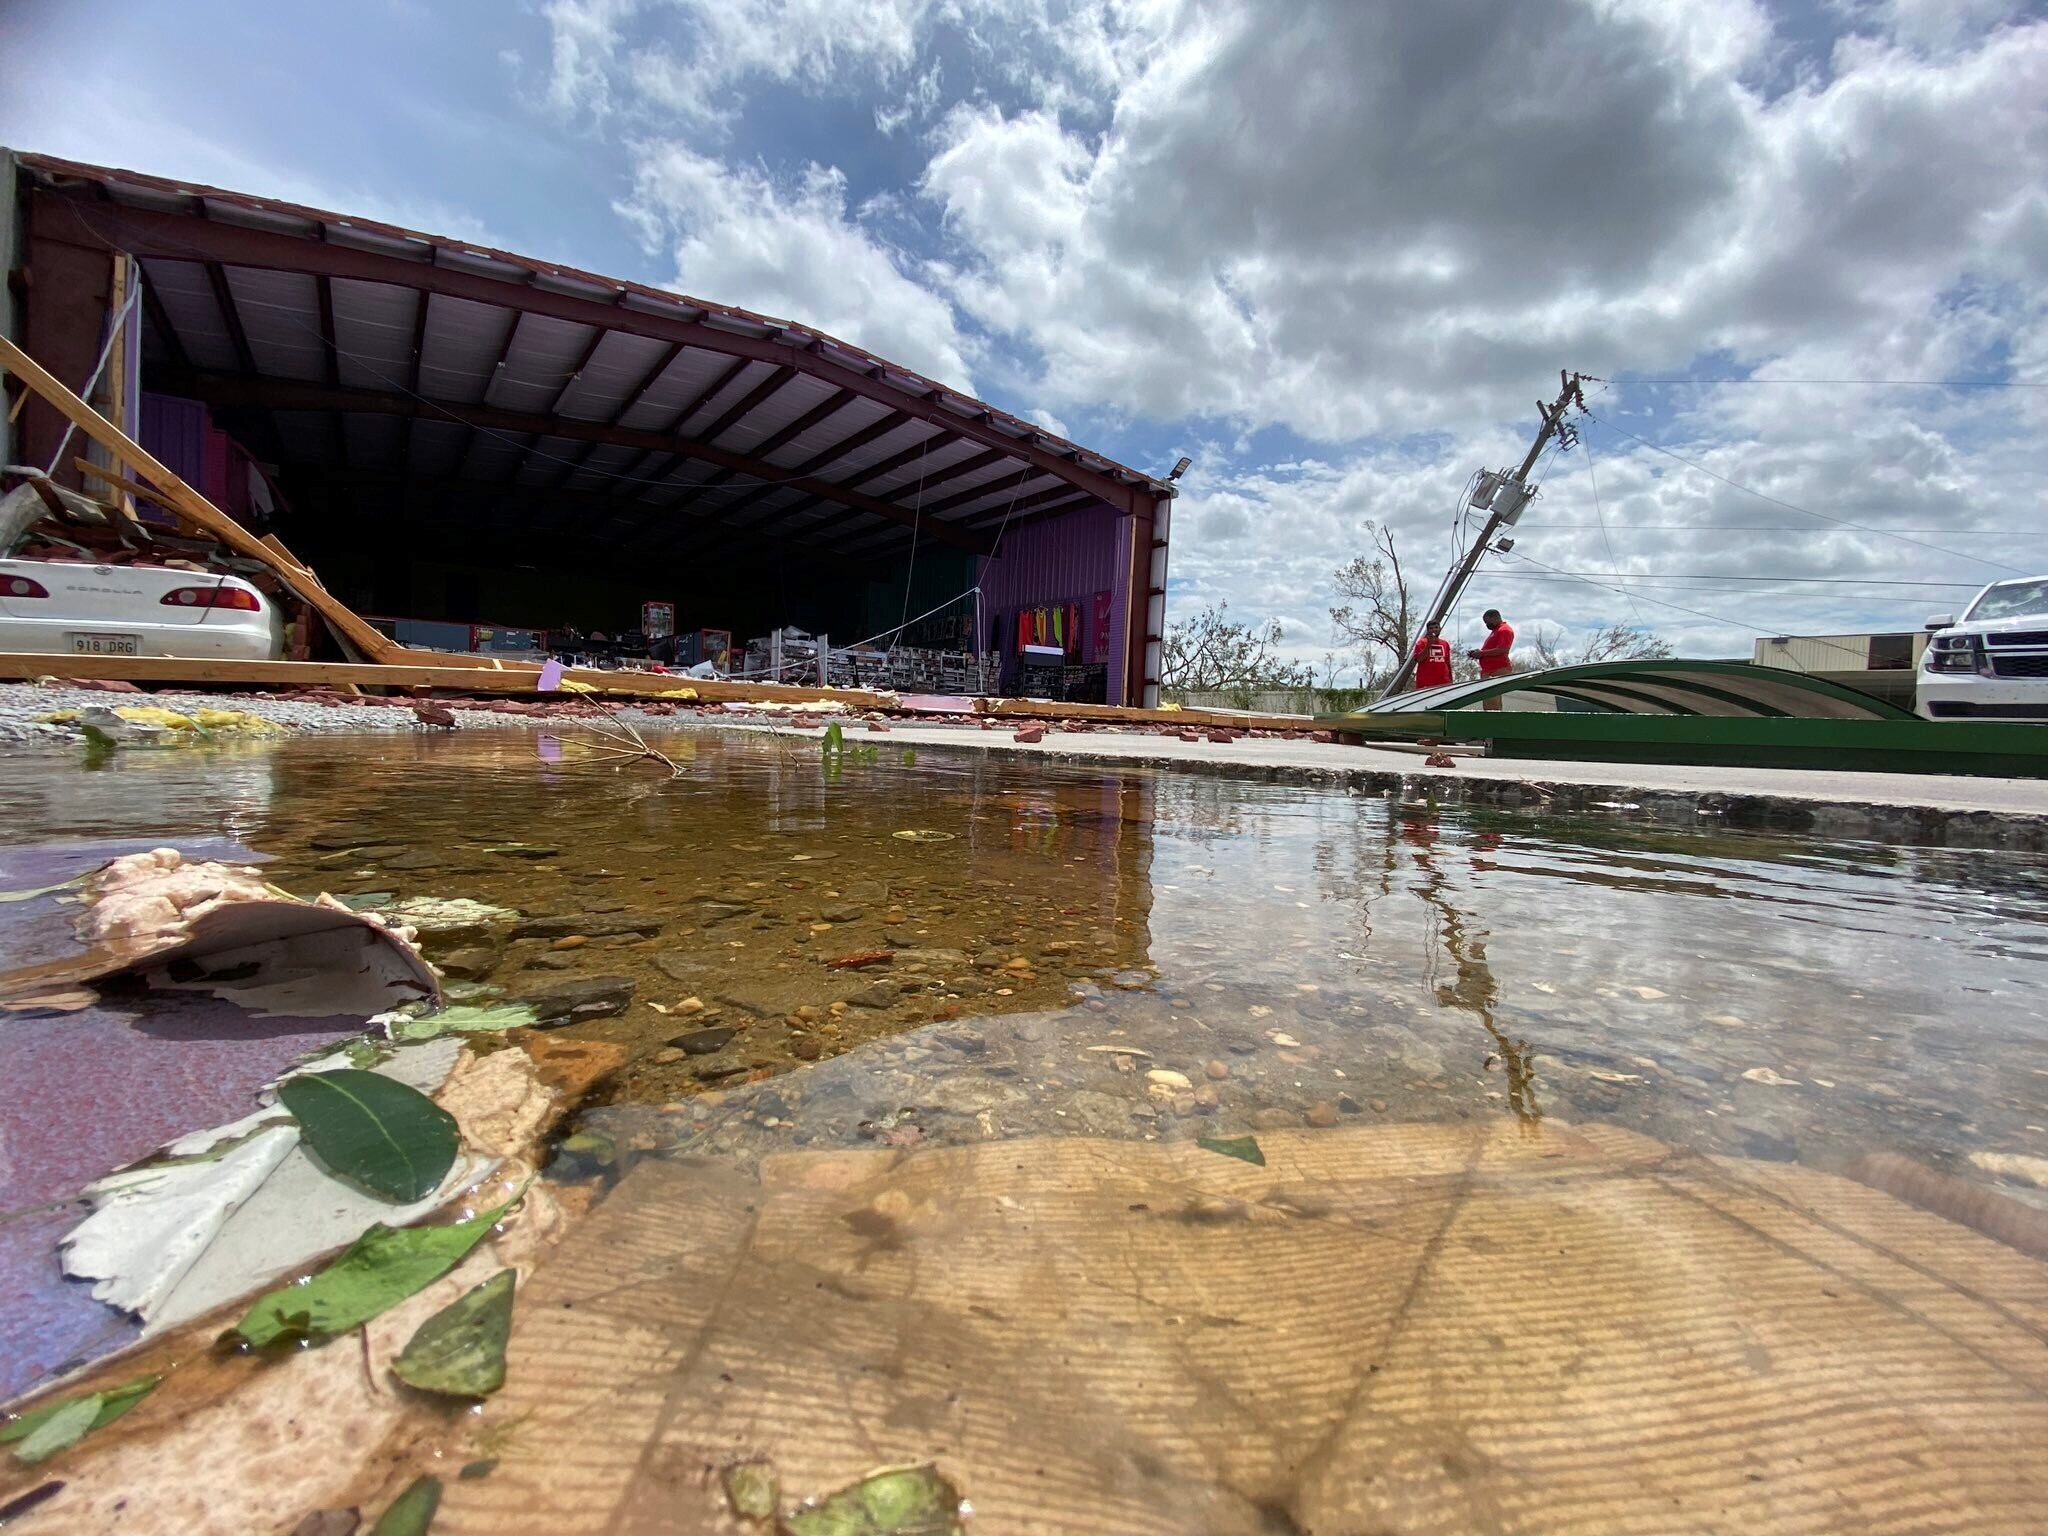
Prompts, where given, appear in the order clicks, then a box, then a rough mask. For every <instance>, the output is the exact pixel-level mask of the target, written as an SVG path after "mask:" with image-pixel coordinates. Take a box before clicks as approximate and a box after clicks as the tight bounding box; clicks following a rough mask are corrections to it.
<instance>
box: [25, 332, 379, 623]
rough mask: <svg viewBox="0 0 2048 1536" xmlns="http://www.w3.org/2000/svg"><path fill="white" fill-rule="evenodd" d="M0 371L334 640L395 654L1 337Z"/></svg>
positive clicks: (308, 576) (300, 569)
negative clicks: (269, 575) (252, 568)
mask: <svg viewBox="0 0 2048 1536" xmlns="http://www.w3.org/2000/svg"><path fill="white" fill-rule="evenodd" d="M0 367H4V368H5V369H6V370H7V371H8V372H10V373H13V374H16V375H18V376H19V377H20V378H21V380H22V382H23V383H25V384H27V385H28V387H29V388H30V389H32V390H34V391H35V392H36V393H37V394H38V395H41V396H42V397H43V399H44V400H46V401H47V402H49V404H50V405H52V406H54V407H55V408H56V409H57V410H58V412H59V413H61V414H62V415H63V416H64V417H66V418H67V419H68V420H70V421H71V422H72V423H74V424H75V425H76V426H77V427H78V429H79V430H80V431H81V432H83V433H84V434H85V435H86V436H87V437H89V438H91V439H92V440H93V441H94V442H96V443H98V444H99V445H100V446H101V447H102V448H104V449H106V450H107V451H108V452H109V453H111V454H113V455H114V457H116V458H117V459H119V460H121V461H122V462H123V463H125V464H126V465H127V466H128V467H129V468H130V469H132V470H134V471H135V473H137V474H138V475H140V476H141V477H142V478H143V479H145V480H147V481H148V482H149V483H150V484H151V485H153V486H155V487H156V489H157V492H158V493H159V496H160V498H161V499H162V500H164V501H167V502H168V503H169V504H170V506H171V508H172V510H174V511H175V512H177V513H178V515H179V516H181V517H183V518H185V519H186V520H187V521H188V522H190V523H192V524H193V525H194V526H196V527H198V528H200V529H202V530H203V531H205V532H206V533H209V534H211V535H213V537H215V538H217V539H219V540H220V541H221V542H222V543H223V544H225V545H227V546H228V547H229V548H230V549H232V550H234V551H235V552H236V553H237V554H241V555H247V556H248V557H249V558H251V559H252V560H260V561H262V562H263V564H264V565H266V566H268V567H269V568H270V569H271V570H272V571H273V572H275V573H276V575H277V578H278V579H279V580H280V581H282V582H283V583H284V584H285V586H286V587H287V588H288V589H289V590H290V591H291V592H292V593H293V594H294V595H296V596H297V597H298V598H299V599H300V600H301V601H302V602H304V603H306V604H307V605H308V606H309V607H311V608H312V609H313V611H314V612H316V613H318V614H319V615H320V617H321V618H323V619H325V620H326V621H327V623H328V625H329V627H330V628H332V629H333V630H334V631H335V633H336V634H337V635H339V636H341V637H342V638H343V639H344V640H346V641H347V643H348V644H350V645H352V646H354V647H355V648H356V649H357V650H358V651H360V652H362V654H363V655H365V656H367V657H369V658H371V659H372V660H378V659H381V658H382V657H384V656H386V655H388V654H389V653H390V652H391V651H393V650H395V649H396V647H395V646H393V645H392V644H391V642H390V641H389V640H388V639H386V638H385V637H384V636H383V635H381V634H379V633H378V632H377V631H376V630H374V629H372V628H371V627H370V626H369V625H368V624H365V623H364V622H363V621H362V619H361V618H359V617H358V616H357V615H356V614H355V613H353V612H351V611H350V610H349V608H348V607H347V606H346V605H345V604H343V603H340V602H338V601H336V600H335V599H334V598H333V597H331V596H329V595H328V592H327V589H326V588H325V587H323V586H322V585H321V584H320V580H319V578H318V577H317V576H315V575H313V573H312V572H311V571H309V570H307V569H306V568H305V567H304V566H302V565H299V564H298V563H297V562H295V561H291V560H287V559H285V558H284V557H282V556H280V555H279V554H278V553H277V551H275V550H274V549H272V548H271V547H270V546H269V545H266V544H265V543H264V542H263V541H262V540H261V539H259V538H257V537H256V536H255V535H254V534H252V533H250V532H249V530H248V529H246V528H244V527H243V526H242V525H241V524H240V523H238V522H236V521H235V520H234V519H233V518H231V517H229V516H228V515H227V514H226V513H225V512H223V511H221V509H220V508H219V507H216V506H215V505H214V504H213V503H212V502H210V501H208V500H207V499H206V498H205V497H204V496H202V495H200V494H199V493H198V492H197V491H195V490H193V489H192V487H191V486H189V485H187V484H186V483H185V482H184V481H183V480H181V479H179V478H178V477H177V475H175V474H173V473H172V472H171V471H170V470H168V469H166V468H165V467H164V466H163V465H162V464H160V463H158V462H157V461H156V459H155V458H154V457H153V456H152V455H151V454H149V453H148V452H147V451H146V450H145V449H144V448H143V447H142V445H141V444H140V443H138V442H136V441H135V440H134V439H133V438H131V437H129V436H128V434H127V433H125V432H123V431H122V430H121V429H120V428H119V427H117V426H115V425H114V424H113V423H112V422H110V421H108V420H107V419H106V417H104V416H102V415H100V413H99V412H98V411H96V410H94V409H93V408H92V407H91V406H89V405H87V404H86V403H85V402H84V401H83V400H81V399H79V398H78V396H76V395H74V394H73V393H72V392H71V391H70V390H69V389H68V388H66V387H65V385H64V384H63V383H62V381H60V380H58V379H55V378H53V377H51V375H50V374H49V372H48V371H47V370H46V369H44V367H43V366H42V365H41V364H40V363H38V362H37V361H36V360H35V359H34V358H32V357H30V356H29V355H28V354H27V353H26V352H24V351H22V350H21V348H19V347H17V346H16V345H15V344H14V343H13V342H12V341H10V340H8V338H7V337H6V336H4V335H0Z"/></svg>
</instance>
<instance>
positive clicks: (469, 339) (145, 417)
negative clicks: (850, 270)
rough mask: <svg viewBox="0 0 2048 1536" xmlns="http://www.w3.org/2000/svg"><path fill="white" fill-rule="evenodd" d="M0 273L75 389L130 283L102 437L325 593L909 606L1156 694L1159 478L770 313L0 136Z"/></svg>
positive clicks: (934, 632)
mask: <svg viewBox="0 0 2048 1536" xmlns="http://www.w3.org/2000/svg"><path fill="white" fill-rule="evenodd" d="M124 255H125V257H126V258H127V260H125V261H122V260H120V258H121V257H123V256H124ZM0 264H4V266H5V269H6V272H7V279H8V280H7V286H6V293H5V295H4V297H0V331H4V332H5V333H6V334H7V335H9V336H10V337H11V338H12V339H14V340H15V341H16V342H18V343H19V344H20V345H21V346H22V347H23V348H24V350H26V351H27V352H28V353H29V354H30V355H31V356H33V357H34V358H35V359H37V360H38V361H39V362H41V363H42V365H43V366H44V367H46V368H47V369H49V370H50V372H51V373H53V374H54V375H56V376H57V377H58V378H60V379H63V380H66V381H68V382H69V383H70V384H71V385H72V386H73V387H74V388H75V387H78V386H80V385H82V384H83V383H84V382H85V381H86V380H87V379H88V378H89V377H91V376H92V374H93V372H94V368H95V364H96V362H97V360H98V358H99V355H100V352H101V350H102V348H103V346H104V344H105V341H106V338H107V336H108V334H109V327H110V317H111V316H112V315H113V314H114V313H116V312H117V311H118V310H120V308H121V306H122V303H123V302H124V300H123V298H122V295H121V293H120V291H119V290H117V287H116V283H117V280H118V274H119V273H121V272H132V273H133V274H134V275H133V277H132V278H130V279H129V280H128V281H129V284H130V289H129V291H130V293H131V294H132V297H133V301H134V304H135V307H136V312H137V313H138V314H139V316H140V322H139V323H138V324H131V325H128V326H126V327H125V328H124V331H123V349H122V355H121V356H119V357H117V358H115V359H114V360H113V361H114V365H115V368H116V369H117V370H118V374H117V376H118V377H119V378H122V379H125V380H127V381H129V387H128V388H127V389H126V390H125V391H117V394H118V395H119V397H120V398H119V400H118V404H119V409H120V413H121V415H120V425H121V426H122V427H123V428H124V430H126V431H128V432H129V433H130V434H131V435H132V436H134V437H135V438H136V439H137V440H138V441H139V442H140V443H141V445H142V446H143V447H144V448H146V449H147V450H148V451H149V452H151V453H152V454H155V455H156V456H157V457H158V458H160V459H161V460H162V461H163V462H164V463H166V464H167V465H169V466H171V467H172V468H173V469H175V470H176V471H177V472H178V473H180V474H181V475H183V476H185V477H186V478H187V479H189V480H190V481H191V483H192V484H194V485H195V486H198V487H199V488H201V489H202V490H203V491H204V492H205V493H206V494H207V495H208V497H209V498H210V499H212V500H214V501H215V502H216V504H217V505H220V506H221V507H223V508H224V509H225V510H226V511H228V512H229V513H230V514H232V515H233V516H235V517H236V518H237V519H244V520H247V521H248V522H249V523H250V524H251V526H252V527H256V528H258V529H259V531H272V530H274V531H275V532H276V533H277V534H278V536H279V537H280V538H282V539H283V540H284V541H285V542H287V543H288V544H289V545H290V546H291V547H292V549H293V550H294V551H295V552H296V553H297V554H298V556H299V557H300V558H301V559H303V560H305V561H306V562H307V563H309V564H310V565H311V566H312V567H313V568H314V569H316V570H317V571H318V572H319V573H320V576H321V579H322V580H323V581H324V583H325V584H326V586H327V587H328V588H329V589H330V590H331V591H332V592H333V593H334V594H335V595H336V596H338V597H340V598H341V599H342V600H343V601H345V602H347V603H348V604H349V605H350V606H352V607H354V608H355V609H356V610H357V611H359V612H362V613H365V614H369V615H379V616H387V617H390V618H396V619H403V620H406V621H412V622H416V623H430V622H434V621H440V622H444V623H448V624H451V625H455V626H476V625H493V626H511V627H520V628H525V629H530V630H535V631H542V630H545V631H553V632H557V633H560V632H563V631H575V632H604V631H611V632H613V633H617V632H619V631H621V630H626V629H633V630H636V631H637V629H638V627H639V626H640V624H641V616H642V612H643V605H645V604H647V603H649V602H650V601H659V602H662V603H672V604H673V610H674V614H675V619H676V626H677V628H678V630H680V631H686V632H696V631H698V630H699V629H708V630H716V631H727V632H730V634H731V635H732V636H733V637H734V638H735V639H736V640H739V641H744V639H745V638H746V637H748V636H751V635H755V634H760V633H763V632H766V631H769V630H773V629H777V628H779V627H780V626H784V625H791V626H796V627H799V628H801V629H803V630H805V631H809V632H811V633H813V634H829V635H831V636H832V637H834V638H835V639H836V638H839V637H845V638H849V639H851V638H855V637H866V636H869V635H872V634H877V633H880V632H884V631H887V630H889V629H890V628H891V627H892V626H894V625H897V624H899V623H900V622H901V620H902V618H903V616H904V614H905V612H906V611H907V612H908V613H910V614H912V615H918V614H926V615H927V617H926V618H925V619H924V621H923V623H922V625H913V626H912V628H911V630H910V631H908V632H906V633H905V635H904V637H903V639H904V641H905V642H906V643H908V644H913V645H918V644H922V645H933V646H941V647H945V648H947V649H951V650H957V651H964V652H968V653H972V654H977V655H981V656H990V657H993V658H1000V660H993V659H992V660H991V661H989V662H988V663H987V666H988V667H989V668H990V670H988V671H985V672H983V673H982V674H981V675H982V676H985V677H989V678H991V679H994V678H998V677H999V678H1000V686H1001V688H1002V689H1003V690H1004V691H1011V692H1017V691H1024V690H1025V689H1026V687H1027V685H1029V686H1030V689H1031V691H1033V692H1038V691H1042V689H1043V688H1045V687H1057V688H1058V689H1059V690H1060V693H1061V696H1064V697H1069V698H1073V699H1077V700H1087V701H1093V702H1101V703H1108V704H1153V703H1156V702H1157V695H1158V670H1159V647H1160V639H1161V634H1162V632H1163V628H1164V614H1165V585H1166V579H1165V577H1166V561H1167V539H1168V530H1169V522H1170V516H1169V514H1170V508H1171V503H1172V499H1173V495H1174V490H1173V487H1172V485H1171V484H1170V483H1169V482H1168V481H1167V480H1165V479H1163V478H1157V477H1154V476H1151V475H1147V474H1142V473H1140V472H1138V471H1135V470H1132V469H1129V468H1126V467H1124V466H1122V465H1119V464H1116V463H1113V462H1111V461H1110V460H1108V459H1106V458H1103V457H1102V456H1100V455H1098V454H1093V453H1090V452H1088V451H1087V450H1085V449H1083V448H1080V447H1077V446H1076V445H1074V444H1073V443H1070V442H1067V441H1065V440H1063V439H1061V438H1058V437H1056V436H1053V435H1052V434H1050V433H1048V432H1045V431H1044V430H1042V429H1040V428H1038V427H1036V426H1034V425H1032V424H1031V423H1029V422H1026V421H1022V420H1019V419H1018V418H1016V417H1013V416H1010V415H1008V414H1006V413H1004V412H1002V411H999V410H996V409H994V408H993V407H991V406H988V405H986V404H984V403H982V402H981V401H978V400H974V399H971V398H968V397H966V396H963V395H960V394H958V393H956V392H954V391H952V390H949V389H947V388H945V387H944V386H942V385H939V384H936V383H934V382H933V381H932V380H929V379H926V378H923V377H921V376H919V375H917V374H915V373H912V372H910V371H909V370H907V369H904V368H901V367H898V366H896V365H895V364H892V363H889V362H886V361H884V360H882V359H880V358H876V357H874V356H872V355H870V354H868V353H866V352H864V351H862V350H860V349H859V348H857V347H854V346H851V345H849V344H847V343H845V342H842V341H839V340H837V339H835V338H833V337H831V336H827V335H824V334H822V333H820V332H817V331H814V330H811V329H808V328H806V327H804V326H803V325H801V324H799V323H792V322H788V321H782V320H775V319H770V318H767V317H764V316H761V315H756V314H752V313H749V312H747V311H744V310H738V309H732V308H727V307H723V306H720V305H717V304H714V303H710V302H707V301H704V300H701V299H692V298H685V297H682V296H679V295H677V294H674V293H671V292H667V291H664V290H662V289H658V288H653V287H648V286H645V285H642V284H638V283H632V282H626V281H622V280H618V279H612V278H605V277H599V276H595V275H593V274H591V273H587V272H581V271H577V270H574V269H571V268H567V267H563V266H559V265H556V264H553V263H550V262H546V261H541V260H537V259H533V258H529V257H523V256H516V255H512V254H509V253H506V252H503V251H495V250H487V249H482V248H479V247H477V246H474V245H472V244H469V243H467V242H464V241H458V240H452V239H446V238H442V237H438V236H433V235H427V234H422V233H419V232H416V231H412V230H406V229H400V228H396V227H393V226H391V225H387V224H382V223H378V222H375V221H372V220H366V219H358V218H352V217H349V216H346V215H343V214H338V213H330V212H323V211H320V210H317V209H311V208H305V207H299V206H296V205H293V204H289V203H283V202H279V201H276V200H274V199H268V198H261V197H253V196H248V195H244V194H241V193H234V192H226V191H221V190H218V189H215V188H210V187H203V186H195V185H188V184H184V183H180V182H175V181H170V180H165V179H162V178H158V177H153V176H148V175H142V174H137V173H134V172H129V171H122V170H113V169H109V168H105V167H100V166H91V165H80V164H75V163H72V162H68V161H63V160H57V159H52V158H49V157H46V156H41V155H34V154H17V153H10V152H7V151H4V150H0ZM8 384H9V399H8V404H9V406H10V407H13V406H17V405H22V404H23V402H21V401H20V400H18V399H17V397H16V393H15V390H16V381H14V380H12V379H10V380H9V381H8ZM64 426H65V424H64V422H63V420H62V419H61V418H60V417H59V416H58V415H57V414H56V413H55V412H54V411H53V410H51V409H49V408H48V406H47V405H45V404H44V403H43V402H42V401H40V400H37V399H34V398H29V399H27V400H26V402H25V406H24V408H22V409H20V410H19V411H18V412H17V413H16V415H15V416H14V418H13V420H12V422H11V425H10V427H9V428H8V430H7V434H6V436H5V437H4V438H0V445H4V448H5V457H4V462H5V463H7V464H13V465H28V466H34V467H39V468H40V467H53V475H54V478H55V479H56V480H58V481H59V482H61V483H65V484H69V485H74V486H76V485H79V484H80V483H81V482H80V472H79V471H78V470H77V469H76V468H75V467H74V465H73V464H72V463H71V461H70V459H69V458H68V457H66V456H65V455H64V454H60V452H59V445H60V442H61V441H62V439H63V436H64ZM69 451H75V450H67V452H69ZM60 458H61V459H62V460H63V461H62V462H55V461H56V460H58V459H60ZM934 610H935V611H934ZM1027 642H1031V643H1033V653H1032V659H1033V660H1034V661H1036V662H1037V663H1038V664H1039V666H1038V669H1037V670H1036V671H1034V672H1033V673H1031V674H1029V675H1027V674H1026V673H1025V671H1024V670H1023V667H1022V665H1021V663H1022V661H1023V659H1024V658H1023V656H1022V654H1021V648H1022V646H1023V645H1024V644H1025V643H1027ZM1049 651H1050V652H1051V653H1052V654H1050V656H1049V655H1048V652H1049ZM1048 660H1050V661H1052V662H1054V663H1056V665H1053V666H1050V667H1048V666H1046V665H1045V663H1046V662H1047V661H1048Z"/></svg>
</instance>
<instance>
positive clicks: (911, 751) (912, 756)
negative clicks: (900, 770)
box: [903, 747, 917, 768]
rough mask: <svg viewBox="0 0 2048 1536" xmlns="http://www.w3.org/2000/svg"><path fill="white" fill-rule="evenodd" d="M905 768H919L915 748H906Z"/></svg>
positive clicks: (904, 752)
mask: <svg viewBox="0 0 2048 1536" xmlns="http://www.w3.org/2000/svg"><path fill="white" fill-rule="evenodd" d="M903 766H904V767H906V768H915V767H916V766H917V749H916V748H915V747H905V748H904V749H903Z"/></svg>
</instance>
